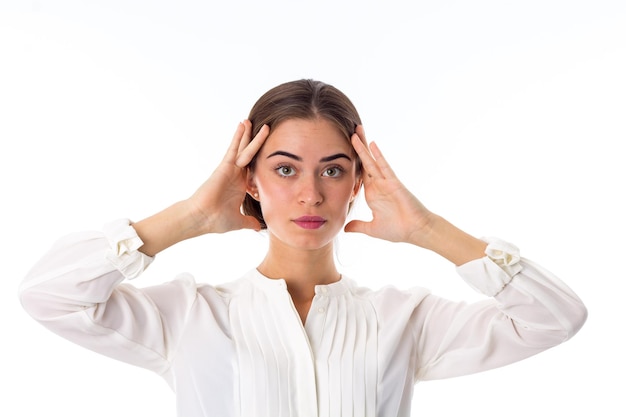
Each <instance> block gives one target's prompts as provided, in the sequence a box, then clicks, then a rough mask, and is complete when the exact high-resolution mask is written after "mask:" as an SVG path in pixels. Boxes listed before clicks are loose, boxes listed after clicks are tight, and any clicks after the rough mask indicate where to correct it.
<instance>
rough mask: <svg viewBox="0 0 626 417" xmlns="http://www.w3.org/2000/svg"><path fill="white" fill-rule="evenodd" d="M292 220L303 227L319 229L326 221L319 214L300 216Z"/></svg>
mask: <svg viewBox="0 0 626 417" xmlns="http://www.w3.org/2000/svg"><path fill="white" fill-rule="evenodd" d="M293 222H294V223H295V224H297V225H298V226H300V227H301V228H303V229H319V228H320V227H322V226H323V225H324V223H326V219H324V218H323V217H319V216H302V217H298V218H297V219H294V221H293Z"/></svg>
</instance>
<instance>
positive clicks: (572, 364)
mask: <svg viewBox="0 0 626 417" xmlns="http://www.w3.org/2000/svg"><path fill="white" fill-rule="evenodd" d="M0 1H1V3H0V138H1V141H2V142H1V143H2V148H1V154H0V161H1V164H0V169H1V170H2V172H1V173H0V174H1V175H0V181H2V183H1V192H2V205H1V206H0V207H1V210H2V214H1V216H0V222H1V223H0V230H1V231H2V238H1V243H0V245H2V247H1V248H0V249H1V252H0V253H1V254H2V255H1V256H2V257H1V259H2V271H3V276H2V280H1V281H0V285H1V291H0V297H2V298H1V299H0V308H1V309H2V310H1V314H0V317H1V320H2V334H3V335H2V343H1V344H0V349H1V358H2V360H3V362H4V363H3V366H2V380H3V381H4V384H5V386H4V388H3V395H2V401H0V414H1V415H3V416H16V415H17V416H40V415H49V414H52V415H64V416H84V415H89V416H91V417H96V416H110V415H117V416H155V417H157V416H173V415H174V414H175V411H174V396H173V395H172V394H171V392H170V390H169V388H168V387H167V386H166V384H165V383H164V382H163V381H162V380H161V379H160V378H159V377H157V376H155V375H153V374H151V373H150V372H148V371H145V370H142V369H138V368H134V367H131V366H128V365H125V364H121V363H118V362H115V361H113V360H110V359H107V358H104V357H101V356H99V355H97V354H94V353H91V352H89V351H86V350H84V349H82V348H79V347H76V346H74V345H72V344H70V343H69V342H66V341H65V340H62V339H60V338H58V337H56V336H54V335H52V334H51V333H49V332H48V331H46V330H45V329H43V328H42V327H41V326H40V325H39V324H37V323H36V322H34V321H33V320H31V319H30V318H29V317H28V316H27V315H26V313H24V311H23V310H22V309H21V307H20V306H19V302H18V299H17V288H18V285H19V282H20V280H21V278H22V277H23V276H24V274H25V273H26V272H27V271H28V269H29V268H30V266H31V265H32V264H34V262H36V260H37V259H38V257H39V256H40V255H41V254H42V253H43V252H44V251H45V250H46V249H47V248H48V247H49V246H50V244H51V243H52V242H53V241H54V240H56V238H58V237H60V236H61V235H63V234H65V233H68V232H70V231H75V230H83V229H99V228H100V227H101V225H102V224H103V223H105V222H107V221H109V220H113V219H115V218H118V217H130V218H132V219H140V218H142V217H144V216H147V215H150V214H152V213H154V212H156V211H158V210H160V209H162V208H164V207H166V206H167V205H169V204H171V203H173V202H175V201H177V200H179V199H182V198H185V197H186V196H188V195H189V194H190V193H191V192H193V191H194V189H195V188H196V187H197V186H198V185H199V184H200V183H201V182H202V181H203V180H204V179H205V178H206V176H208V175H209V174H210V172H211V171H212V169H213V167H214V166H215V164H216V162H217V161H218V160H219V159H220V158H221V156H222V154H223V152H224V150H225V149H226V146H227V144H228V141H229V140H230V138H231V136H232V132H233V131H234V129H235V127H236V125H237V123H238V122H239V121H240V120H242V119H244V118H245V117H246V115H247V113H248V111H249V109H250V107H251V106H252V104H253V103H254V101H255V100H256V99H257V98H258V97H259V96H260V95H261V94H262V93H263V92H265V91H266V90H268V89H269V88H271V87H273V86H275V85H277V84H279V83H282V82H285V81H291V80H293V79H297V78H304V77H305V78H316V79H320V80H323V81H326V82H328V83H331V84H334V85H335V86H337V87H338V88H340V89H341V90H342V91H344V92H345V93H346V94H347V95H348V96H349V97H351V99H352V100H353V101H354V102H355V104H356V106H357V108H358V109H359V111H360V113H361V116H362V118H363V121H364V125H365V128H366V131H367V133H368V137H369V139H370V140H372V139H373V140H376V141H377V142H378V144H379V146H380V147H381V148H382V150H383V151H384V152H385V153H386V155H387V158H388V159H389V160H390V161H391V163H392V164H393V166H394V167H395V169H396V172H397V174H398V175H399V176H400V177H401V179H403V180H404V182H405V183H406V184H407V186H409V187H410V188H411V190H413V191H414V192H415V194H416V195H417V196H418V197H419V198H420V199H421V200H422V201H423V202H424V203H425V204H426V205H427V206H428V207H430V208H431V209H432V210H433V211H435V212H438V213H439V214H442V215H443V216H445V217H447V218H448V219H450V220H451V221H452V222H454V223H455V224H457V225H458V226H460V227H461V228H463V229H465V230H467V231H468V232H470V233H472V234H476V235H478V236H482V235H495V236H499V237H501V238H504V239H507V240H509V241H512V242H514V243H515V244H517V245H518V246H519V247H520V248H521V249H522V254H523V255H524V256H526V257H529V258H532V259H534V260H536V261H538V262H539V263H541V264H543V265H544V266H547V267H548V268H549V269H551V270H552V271H553V272H555V273H556V274H557V275H559V276H561V277H562V278H563V279H564V280H565V281H566V282H567V283H568V284H569V285H570V286H571V287H572V288H573V289H574V290H575V291H576V292H577V293H578V294H579V295H580V296H581V297H582V298H583V300H584V301H585V303H586V304H587V306H588V308H589V313H590V316H589V319H588V321H587V323H586V325H585V327H583V329H582V330H581V332H580V333H579V334H578V335H577V336H576V337H575V338H574V339H573V340H572V341H571V342H568V343H566V344H564V345H561V346H558V347H556V348H554V349H552V350H550V351H548V352H545V353H543V354H541V355H538V356H536V357H533V358H531V359H528V360H526V361H523V362H521V363H518V364H514V365H511V366H509V367H505V368H502V369H498V370H494V371H490V372H486V373H482V374H479V375H474V376H468V377H462V378H456V379H451V380H445V381H438V382H427V383H421V384H418V386H417V388H416V394H415V400H414V404H415V405H414V415H416V416H417V415H421V416H450V415H458V414H460V413H467V412H468V411H469V412H472V413H473V412H475V411H476V412H480V413H481V415H484V416H496V415H503V414H504V415H508V416H528V415H534V416H554V415H559V416H562V415H574V414H575V415H596V416H623V415H625V413H626V408H625V406H624V401H623V396H624V384H623V375H624V373H625V372H626V366H625V364H624V350H625V349H624V345H625V344H624V337H623V336H622V332H623V330H624V318H625V314H624V310H623V305H624V290H626V284H625V278H626V277H625V276H624V275H625V274H624V269H623V264H624V254H625V253H626V247H625V246H626V245H625V244H624V233H625V232H626V230H625V229H626V228H625V223H624V213H626V205H625V203H624V188H625V187H624V178H626V175H625V174H626V169H625V168H624V155H625V151H624V150H623V147H624V141H625V139H626V127H625V124H626V117H625V116H626V81H625V80H626V76H625V74H626V6H625V5H626V2H623V1H619V0H614V1H602V0H600V1H598V0H594V1H555V0H542V1H534V0H531V1H518V2H513V1H495V0H494V1H486V0H478V1H471V2H469V1H465V2H464V1H449V0H438V1H432V0H424V1H406V2H394V1H391V2H390V1H386V2H384V6H383V5H382V4H383V2H371V1H356V0H350V1H341V0H335V1H328V2H327V1H320V0H317V1H304V0H300V1H277V0H265V1H258V2H252V1H250V2H235V1H219V2H218V1H213V2H212V1H209V0H205V1H178V2H174V1H165V0H160V1H147V0H146V1H138V0H124V1H118V0H115V1H100V2H96V1H86V0H81V1H78V0H77V1H68V0H58V1H54V2H52V1H50V2H46V1H44V0H40V1H12V0H0ZM355 215H357V216H364V215H365V216H366V215H367V212H366V210H365V204H364V203H363V201H361V202H360V204H359V206H358V207H357V210H356V212H355ZM265 240H266V239H265V238H264V237H263V236H259V235H257V234H255V233H254V232H237V233H232V234H227V235H220V236H206V237H203V238H199V239H197V240H194V241H190V242H185V243H182V244H180V245H178V246H176V247H174V248H172V249H170V250H168V251H167V252H165V253H163V254H162V255H160V257H159V259H158V262H157V264H155V265H153V266H152V267H151V268H150V269H149V270H148V272H147V273H146V275H145V276H144V277H142V279H141V280H140V281H137V285H148V284H154V283H158V282H162V281H165V280H169V279H171V278H173V276H174V275H175V274H176V273H178V272H183V271H190V272H192V273H194V275H196V277H197V279H198V280H199V281H207V282H212V283H219V282H222V281H226V280H230V279H232V278H235V277H237V276H238V275H240V274H241V273H243V272H245V271H246V270H248V269H249V268H252V267H254V266H255V265H256V263H257V262H258V261H259V260H260V258H261V256H262V254H263V249H264V247H265ZM340 241H341V242H340V243H341V244H340V245H339V246H340V247H339V250H338V255H339V257H340V259H341V262H342V269H343V271H344V272H345V273H346V274H347V275H350V276H351V277H353V278H357V279H358V280H359V281H360V282H361V283H362V284H363V285H367V286H371V287H375V288H377V287H380V286H382V285H386V284H393V285H396V286H399V287H403V288H406V287H411V286H414V285H421V286H426V287H429V288H431V289H432V290H433V291H434V292H436V293H438V294H440V295H444V296H446V297H449V298H453V299H468V300H473V299H475V298H477V297H478V295H477V294H475V293H473V292H472V290H470V289H468V288H467V287H466V286H465V285H464V284H463V283H462V282H461V281H460V280H459V279H458V278H457V276H456V275H455V272H454V268H453V267H452V265H449V264H448V263H447V262H445V261H444V260H442V259H439V258H437V257H436V256H435V255H433V254H430V253H426V252H424V251H422V250H419V249H417V248H410V247H406V246H405V245H400V244H390V243H386V242H380V241H375V240H373V239H369V238H365V237H362V236H357V235H350V236H342V237H341V238H340ZM9 410H12V411H9ZM385 417H387V416H385Z"/></svg>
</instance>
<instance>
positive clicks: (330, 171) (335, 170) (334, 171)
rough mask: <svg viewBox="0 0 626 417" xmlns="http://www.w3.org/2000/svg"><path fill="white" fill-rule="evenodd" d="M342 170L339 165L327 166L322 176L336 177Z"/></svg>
mask: <svg viewBox="0 0 626 417" xmlns="http://www.w3.org/2000/svg"><path fill="white" fill-rule="evenodd" d="M342 172H343V170H342V169H341V168H339V167H332V168H327V169H326V170H325V171H324V176H325V177H338V176H339V175H341V173H342Z"/></svg>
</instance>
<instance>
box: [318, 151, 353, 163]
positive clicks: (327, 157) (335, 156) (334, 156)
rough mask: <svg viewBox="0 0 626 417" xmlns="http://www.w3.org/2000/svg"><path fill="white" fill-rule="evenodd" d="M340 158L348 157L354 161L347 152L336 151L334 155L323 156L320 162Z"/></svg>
mask: <svg viewBox="0 0 626 417" xmlns="http://www.w3.org/2000/svg"><path fill="white" fill-rule="evenodd" d="M339 158H346V159H347V160H348V161H352V158H350V157H349V156H348V155H346V154H345V153H336V154H334V155H330V156H325V157H323V158H322V159H320V162H330V161H334V160H335V159H339Z"/></svg>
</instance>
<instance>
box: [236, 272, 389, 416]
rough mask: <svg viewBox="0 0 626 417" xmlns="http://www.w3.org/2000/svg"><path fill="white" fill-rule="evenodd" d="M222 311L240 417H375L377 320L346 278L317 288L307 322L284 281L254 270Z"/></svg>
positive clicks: (368, 305) (372, 311) (367, 303)
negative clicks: (233, 353)
mask: <svg viewBox="0 0 626 417" xmlns="http://www.w3.org/2000/svg"><path fill="white" fill-rule="evenodd" d="M244 279H245V280H248V281H249V284H250V285H244V287H245V288H242V289H241V290H242V291H241V292H240V293H238V294H237V296H235V297H233V299H232V300H231V302H230V306H229V314H230V323H231V326H232V337H233V340H234V343H235V349H236V355H237V363H238V367H239V372H238V375H237V376H236V380H237V381H236V383H235V391H237V387H238V388H239V390H238V392H236V394H235V395H236V396H238V398H236V402H237V404H239V413H240V415H242V416H250V417H252V416H254V417H256V416H258V417H261V416H268V417H270V416H271V417H282V416H290V417H293V416H316V417H317V416H324V417H326V416H328V417H333V416H343V417H346V416H361V417H362V416H375V410H376V389H377V388H376V387H377V377H378V376H377V347H378V346H377V324H376V323H377V321H376V315H375V312H374V310H373V308H372V306H371V303H370V302H369V301H368V300H365V299H361V298H359V297H358V296H355V295H354V294H353V293H352V292H351V291H350V283H349V282H347V281H346V280H345V279H344V280H341V281H339V282H337V283H334V284H330V285H319V286H317V287H316V289H315V297H314V298H313V302H312V304H311V309H310V311H309V314H308V316H307V319H306V324H305V326H303V325H302V322H301V320H300V317H299V316H298V314H297V311H296V309H295V307H294V305H293V302H292V301H291V297H290V296H289V293H288V292H287V286H286V283H285V281H284V280H273V279H268V278H266V277H264V276H262V275H261V274H260V273H258V272H256V271H253V272H251V273H249V274H248V275H247V276H246V277H245V278H244Z"/></svg>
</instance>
